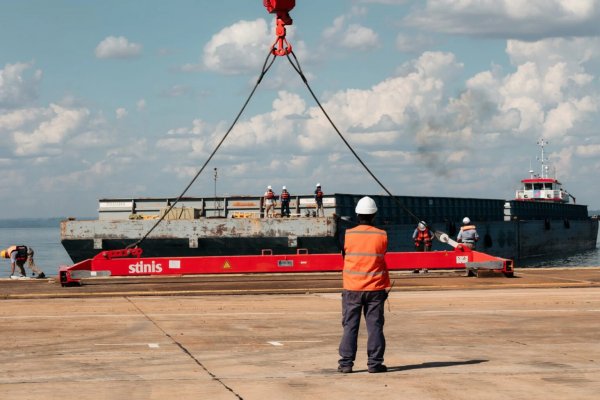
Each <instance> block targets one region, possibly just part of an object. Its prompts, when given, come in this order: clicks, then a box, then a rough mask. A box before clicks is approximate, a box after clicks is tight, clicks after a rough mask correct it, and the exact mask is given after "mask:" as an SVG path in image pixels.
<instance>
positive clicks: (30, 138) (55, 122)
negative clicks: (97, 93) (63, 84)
mask: <svg viewBox="0 0 600 400" xmlns="http://www.w3.org/2000/svg"><path fill="white" fill-rule="evenodd" d="M89 114H90V112H89V110H87V109H83V108H81V109H69V108H65V107H62V106H59V105H57V104H50V106H49V107H48V109H46V110H44V111H43V117H44V118H43V119H42V120H41V121H39V122H38V123H36V124H35V126H34V128H33V129H32V130H25V129H17V130H16V131H15V132H14V133H13V135H12V138H13V141H14V146H15V147H14V153H15V154H16V155H19V156H32V155H37V154H60V152H61V150H60V149H59V147H60V145H62V144H63V143H64V142H65V140H66V139H67V138H68V137H69V136H70V135H73V134H75V133H76V132H77V130H78V129H79V128H80V127H82V126H83V123H84V121H85V120H86V119H87V118H88V116H89Z"/></svg>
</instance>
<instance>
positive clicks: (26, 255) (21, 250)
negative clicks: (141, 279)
mask: <svg viewBox="0 0 600 400" xmlns="http://www.w3.org/2000/svg"><path fill="white" fill-rule="evenodd" d="M33 254H34V252H33V249H32V248H27V246H23V245H19V246H10V247H9V248H8V249H6V250H2V251H1V252H0V258H10V277H11V278H15V279H16V278H25V277H27V273H26V272H25V267H24V266H25V262H27V265H28V266H29V268H30V269H31V270H32V271H33V273H34V274H36V277H37V278H38V279H43V278H45V277H46V275H45V274H44V273H43V272H42V271H41V270H40V269H39V268H38V267H37V266H36V265H35V261H34V260H33ZM15 267H18V268H19V270H20V272H21V273H20V275H15Z"/></svg>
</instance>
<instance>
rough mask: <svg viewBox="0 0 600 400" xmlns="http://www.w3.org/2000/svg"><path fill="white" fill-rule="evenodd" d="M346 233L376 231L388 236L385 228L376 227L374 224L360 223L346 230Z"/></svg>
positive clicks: (375, 232)
mask: <svg viewBox="0 0 600 400" xmlns="http://www.w3.org/2000/svg"><path fill="white" fill-rule="evenodd" d="M346 233H374V234H380V235H386V236H387V232H386V231H384V230H383V229H379V228H376V227H374V226H372V225H358V226H356V227H354V228H352V229H348V230H346Z"/></svg>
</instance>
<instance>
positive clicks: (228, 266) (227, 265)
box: [223, 261, 231, 269]
mask: <svg viewBox="0 0 600 400" xmlns="http://www.w3.org/2000/svg"><path fill="white" fill-rule="evenodd" d="M223 269H231V265H230V264H229V261H225V264H223Z"/></svg>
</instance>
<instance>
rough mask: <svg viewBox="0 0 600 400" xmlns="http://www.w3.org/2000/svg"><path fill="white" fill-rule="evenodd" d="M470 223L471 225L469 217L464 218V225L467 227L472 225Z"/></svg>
mask: <svg viewBox="0 0 600 400" xmlns="http://www.w3.org/2000/svg"><path fill="white" fill-rule="evenodd" d="M470 223H471V220H470V219H469V217H464V218H463V224H465V225H467V224H470Z"/></svg>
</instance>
